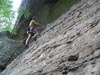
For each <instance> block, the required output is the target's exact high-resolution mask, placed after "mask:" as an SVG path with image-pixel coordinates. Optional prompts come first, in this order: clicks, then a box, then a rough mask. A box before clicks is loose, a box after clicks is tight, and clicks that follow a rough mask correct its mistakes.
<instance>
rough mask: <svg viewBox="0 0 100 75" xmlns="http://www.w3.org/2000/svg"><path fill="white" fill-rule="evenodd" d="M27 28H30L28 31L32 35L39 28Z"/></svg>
mask: <svg viewBox="0 0 100 75" xmlns="http://www.w3.org/2000/svg"><path fill="white" fill-rule="evenodd" d="M27 30H28V33H31V34H32V35H34V34H35V33H36V32H37V29H36V28H33V27H28V28H27Z"/></svg>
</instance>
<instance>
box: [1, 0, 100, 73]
mask: <svg viewBox="0 0 100 75" xmlns="http://www.w3.org/2000/svg"><path fill="white" fill-rule="evenodd" d="M72 56H73V58H74V56H75V57H76V56H77V60H75V61H74V60H73V61H68V59H69V57H72ZM0 75H100V0H81V1H80V2H79V3H78V4H76V5H74V6H73V7H72V8H71V9H70V10H69V11H68V12H66V13H65V14H63V15H62V16H61V17H59V19H57V20H56V21H54V22H53V23H51V24H49V25H48V26H47V27H46V30H45V31H44V32H43V33H42V34H41V36H40V37H39V38H38V39H37V41H36V42H35V43H32V46H31V47H30V48H29V49H27V51H25V52H24V53H23V54H21V55H20V56H18V57H17V58H16V59H15V60H14V61H13V62H12V63H11V64H10V65H8V66H7V68H6V69H5V70H4V71H3V72H2V73H1V74H0Z"/></svg>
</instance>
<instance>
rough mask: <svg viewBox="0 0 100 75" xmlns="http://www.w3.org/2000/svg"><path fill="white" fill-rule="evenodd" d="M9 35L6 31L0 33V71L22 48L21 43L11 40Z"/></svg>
mask: <svg viewBox="0 0 100 75" xmlns="http://www.w3.org/2000/svg"><path fill="white" fill-rule="evenodd" d="M9 35H10V33H8V32H1V33H0V71H2V70H4V69H5V68H6V66H7V65H8V64H9V63H10V62H11V61H12V60H13V59H14V58H15V57H16V56H18V54H20V53H21V52H22V51H23V50H24V48H22V47H23V45H22V43H21V42H19V41H15V40H12V39H11V38H10V36H9Z"/></svg>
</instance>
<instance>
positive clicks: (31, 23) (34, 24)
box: [29, 20, 38, 27]
mask: <svg viewBox="0 0 100 75" xmlns="http://www.w3.org/2000/svg"><path fill="white" fill-rule="evenodd" d="M36 25H38V23H37V22H36V21H35V20H31V21H30V24H29V26H31V27H35V26H36Z"/></svg>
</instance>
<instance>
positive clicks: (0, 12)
mask: <svg viewBox="0 0 100 75" xmlns="http://www.w3.org/2000/svg"><path fill="white" fill-rule="evenodd" d="M13 19H14V11H13V10H12V0H0V31H4V30H8V31H11V29H12V20H13Z"/></svg>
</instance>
